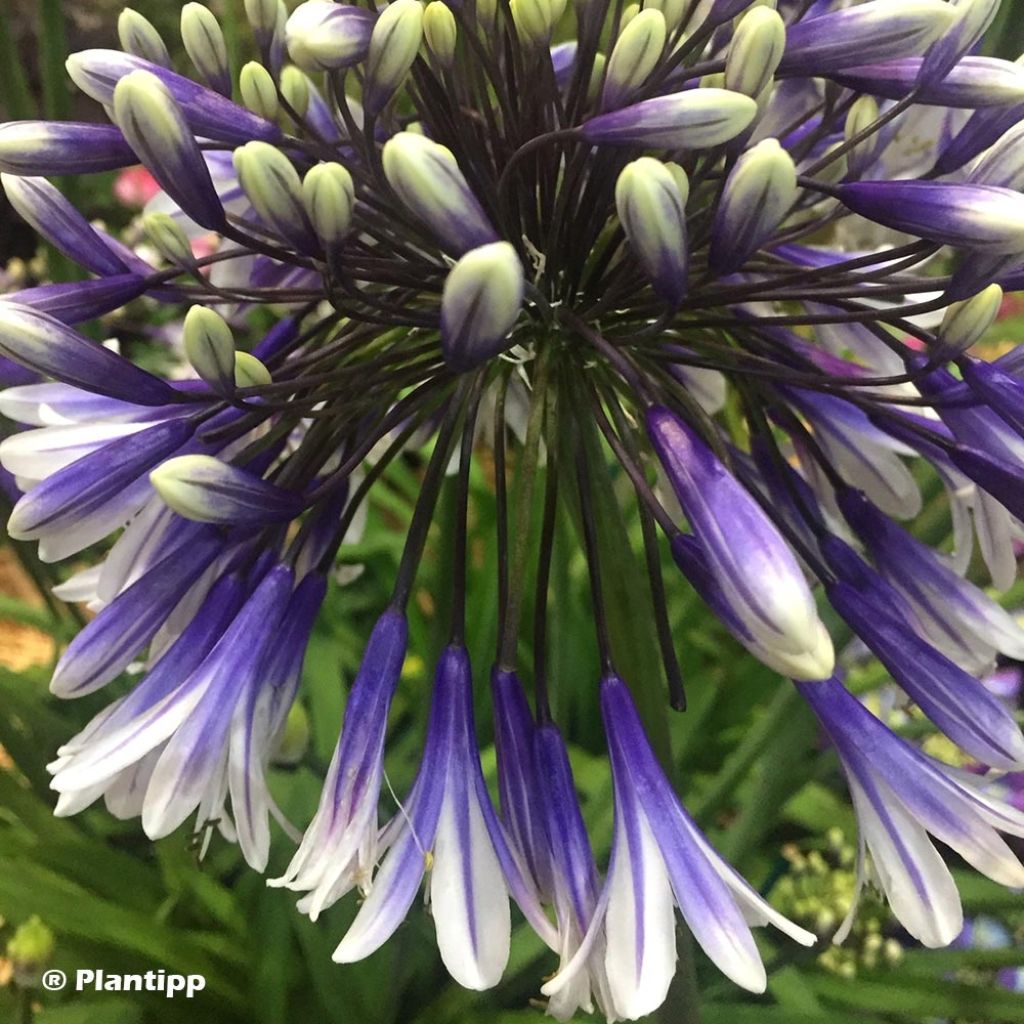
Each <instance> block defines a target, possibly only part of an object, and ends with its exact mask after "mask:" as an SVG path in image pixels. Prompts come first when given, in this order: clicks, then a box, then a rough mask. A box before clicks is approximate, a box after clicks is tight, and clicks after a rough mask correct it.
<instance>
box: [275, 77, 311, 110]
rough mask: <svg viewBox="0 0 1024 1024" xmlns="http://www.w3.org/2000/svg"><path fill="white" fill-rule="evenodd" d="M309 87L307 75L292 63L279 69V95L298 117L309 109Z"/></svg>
mask: <svg viewBox="0 0 1024 1024" xmlns="http://www.w3.org/2000/svg"><path fill="white" fill-rule="evenodd" d="M311 88H312V83H311V82H310V81H309V76H308V75H307V74H306V73H305V72H304V71H300V70H299V69H298V68H297V67H295V65H294V64H289V65H288V66H287V67H285V68H282V69H281V95H282V96H283V97H284V100H285V102H286V103H287V104H288V106H289V107H291V109H292V110H293V111H294V112H295V116H296V117H298V118H304V117H305V116H306V113H307V112H308V110H309V99H310V90H311Z"/></svg>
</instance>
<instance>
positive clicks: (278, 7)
mask: <svg viewBox="0 0 1024 1024" xmlns="http://www.w3.org/2000/svg"><path fill="white" fill-rule="evenodd" d="M245 17H246V19H247V20H248V22H249V25H250V26H251V27H252V34H253V35H254V36H255V37H256V45H257V46H259V48H260V52H261V53H262V54H264V55H269V53H270V50H271V48H272V47H273V46H274V43H275V40H280V39H281V38H282V34H283V31H284V25H285V21H286V20H287V18H288V9H287V8H286V7H285V5H284V3H283V0H245Z"/></svg>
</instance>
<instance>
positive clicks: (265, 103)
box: [238, 60, 280, 121]
mask: <svg viewBox="0 0 1024 1024" xmlns="http://www.w3.org/2000/svg"><path fill="white" fill-rule="evenodd" d="M238 90H239V92H240V93H241V95H242V103H244V104H245V106H246V107H247V108H248V109H249V110H251V111H252V112H253V113H254V114H258V115H259V116H260V117H264V118H266V119H267V120H268V121H276V120H277V115H278V111H279V109H280V104H279V103H278V99H277V85H276V84H275V82H274V78H273V76H272V75H271V74H270V72H269V71H268V70H267V69H266V68H265V67H264V66H263V65H262V64H261V63H260V62H259V61H257V60H251V61H249V63H248V64H246V65H245V66H244V67H243V68H242V70H241V71H240V72H239V74H238Z"/></svg>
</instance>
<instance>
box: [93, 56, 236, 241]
mask: <svg viewBox="0 0 1024 1024" xmlns="http://www.w3.org/2000/svg"><path fill="white" fill-rule="evenodd" d="M112 118H113V120H114V122H115V123H116V124H117V126H118V128H120V129H121V131H122V132H123V133H124V137H125V138H126V139H127V140H128V144H129V145H130V146H131V147H132V149H133V150H134V151H135V154H136V155H137V156H138V158H139V160H140V161H141V162H142V164H143V165H144V166H145V167H146V168H147V169H148V170H149V171H150V173H151V174H152V175H153V177H154V178H156V180H157V181H158V182H159V184H160V187H161V188H162V189H163V190H164V191H165V192H166V193H167V194H168V195H169V196H170V197H171V198H172V199H173V200H174V201H175V202H176V203H177V204H178V206H180V207H181V209H182V210H184V211H185V213H187V214H188V215H189V216H190V217H191V218H192V219H193V220H194V221H196V222H197V223H199V224H202V226H203V227H204V228H209V229H210V230H211V231H220V230H221V229H222V228H223V227H224V224H225V221H226V217H225V214H224V208H223V206H221V202H220V198H219V196H218V195H217V190H216V188H215V187H214V184H213V180H212V178H211V177H210V171H209V168H208V167H207V165H206V161H205V160H204V159H203V154H202V152H201V151H200V149H199V144H198V143H197V142H196V139H195V136H194V135H193V133H192V129H191V128H190V127H189V124H188V122H187V121H186V120H185V116H184V114H182V112H181V108H180V107H179V106H178V104H177V101H176V100H175V99H174V97H173V96H172V95H171V93H170V91H169V90H168V88H167V86H166V85H165V84H164V83H163V82H162V81H161V80H160V79H159V78H158V77H157V76H156V75H154V74H153V73H152V72H149V71H143V70H138V71H132V72H129V73H128V74H127V75H125V76H124V77H123V78H121V79H120V80H119V81H118V83H117V85H116V86H115V87H114V102H113V104H112Z"/></svg>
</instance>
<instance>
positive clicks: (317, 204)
mask: <svg viewBox="0 0 1024 1024" xmlns="http://www.w3.org/2000/svg"><path fill="white" fill-rule="evenodd" d="M302 200H303V203H304V204H305V207H306V213H307V215H308V216H309V220H310V223H311V224H312V225H313V230H314V231H315V232H316V233H317V236H318V237H319V239H320V241H321V242H323V243H324V247H325V248H327V249H332V248H334V247H336V246H338V245H340V244H341V242H342V241H343V240H344V238H345V236H346V235H347V234H348V233H349V230H350V229H351V227H352V211H353V209H354V207H355V202H356V193H355V187H354V185H353V184H352V175H351V174H349V172H348V171H347V170H346V169H345V168H344V167H342V165H341V164H336V163H326V164H317V165H316V166H315V167H311V168H310V169H309V171H308V172H307V173H306V177H305V178H304V179H303V182H302Z"/></svg>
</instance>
